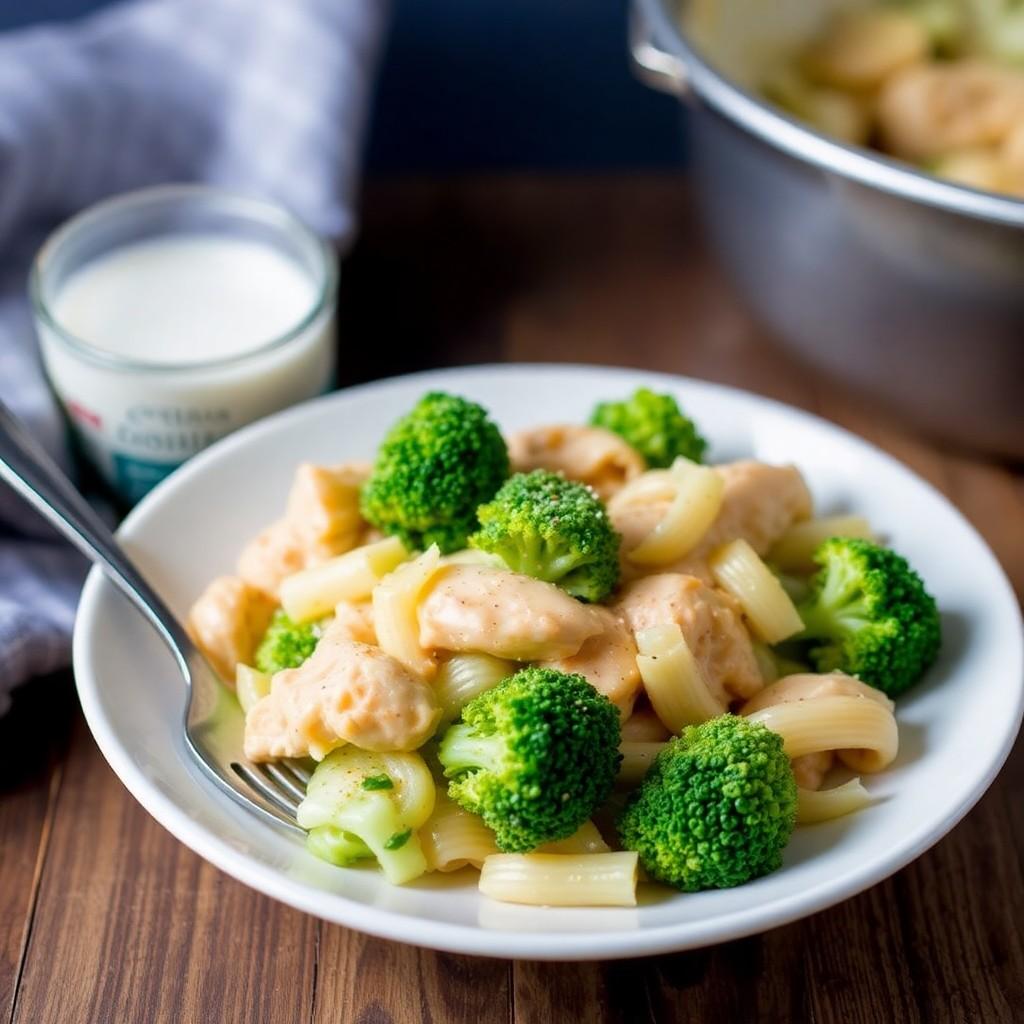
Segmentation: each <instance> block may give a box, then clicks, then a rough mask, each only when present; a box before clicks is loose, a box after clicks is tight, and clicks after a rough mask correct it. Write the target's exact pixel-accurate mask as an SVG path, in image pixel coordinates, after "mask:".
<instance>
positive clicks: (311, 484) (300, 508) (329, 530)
mask: <svg viewBox="0 0 1024 1024" xmlns="http://www.w3.org/2000/svg"><path fill="white" fill-rule="evenodd" d="M369 475H370V466H369V465H368V464H367V463H362V462H347V463H344V464H342V465H340V466H332V467H327V466H315V465H313V463H311V462H304V463H302V465H300V466H299V468H298V469H297V470H296V471H295V480H294V482H293V483H292V489H291V491H290V493H289V495H288V505H287V509H286V511H285V519H286V520H287V521H288V522H289V523H291V524H292V526H293V528H294V530H295V533H296V535H297V536H298V538H299V543H300V544H301V545H302V546H303V547H304V548H305V549H306V550H307V551H309V552H310V553H311V554H312V555H313V556H314V557H315V556H316V554H317V553H320V557H321V559H322V558H330V557H332V556H333V555H339V554H341V553H342V552H344V551H348V550H349V549H350V548H352V547H354V546H355V544H356V542H357V540H358V538H359V534H360V532H361V531H362V528H363V525H364V524H363V519H362V517H361V516H360V514H359V489H360V487H362V485H363V484H364V483H365V482H366V480H367V478H368V477H369Z"/></svg>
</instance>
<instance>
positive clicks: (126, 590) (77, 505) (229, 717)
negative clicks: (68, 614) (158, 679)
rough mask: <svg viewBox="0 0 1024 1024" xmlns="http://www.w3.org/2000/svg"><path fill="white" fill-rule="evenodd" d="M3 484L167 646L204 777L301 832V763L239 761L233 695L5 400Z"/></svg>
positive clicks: (304, 775) (0, 459)
mask: <svg viewBox="0 0 1024 1024" xmlns="http://www.w3.org/2000/svg"><path fill="white" fill-rule="evenodd" d="M0 479H3V480H6V481H7V482H8V483H9V484H10V485H11V486H12V487H13V488H14V489H15V490H16V491H17V492H18V493H19V494H20V495H21V496H22V497H23V498H25V500H26V501H28V502H29V503H30V504H31V505H33V506H34V507H35V508H36V509H38V510H39V511H40V512H41V513H42V514H43V515H44V516H45V517H46V518H47V519H48V520H49V521H50V522H51V523H53V525H54V526H55V527H56V528H57V529H58V530H60V532H61V533H63V534H64V535H65V536H66V537H67V538H68V539H69V540H70V541H71V542H72V543H73V544H74V545H75V546H76V547H77V548H78V549H79V550H80V551H82V552H83V554H85V556H86V557H87V558H88V559H89V560H90V561H92V562H93V563H94V564H95V565H98V566H99V567H100V568H101V569H102V570H103V572H104V573H106V575H107V577H108V578H109V579H110V581H111V582H112V583H113V584H114V585H115V586H116V587H117V588H118V589H119V590H120V591H121V593H122V594H124V595H125V597H127V598H128V599H129V601H131V602H132V604H134V605H135V607H136V608H137V609H138V610H139V611H140V612H142V614H143V615H144V616H145V618H146V619H148V620H149V623H150V625H152V626H153V628H154V629H155V630H156V631H157V633H158V634H159V635H160V638H161V639H162V640H163V641H164V643H165V644H166V645H167V646H168V648H170V651H171V654H172V655H173V656H174V659H175V661H176V663H177V665H178V669H179V671H180V672H181V675H182V677H183V678H184V680H185V685H186V689H187V691H188V701H187V703H186V706H185V717H184V723H183V724H184V732H185V746H186V747H187V748H188V750H189V752H190V753H191V754H192V756H193V757H194V758H195V760H196V762H197V764H198V765H199V766H200V768H202V770H203V772H204V773H205V774H206V775H207V776H208V777H209V778H210V779H211V780H212V781H213V782H214V783H216V784H217V786H219V787H220V788H221V789H222V790H223V791H224V792H225V793H227V794H228V796H230V797H231V798H232V799H233V800H235V801H236V802H237V803H239V804H241V805H242V806H243V807H245V808H247V809H248V810H250V811H252V812H253V813H255V814H258V815H259V816H260V817H261V818H264V819H267V820H269V821H272V822H273V823H275V824H277V825H281V826H284V827H286V828H289V829H292V830H294V831H296V832H299V833H302V829H300V828H299V826H298V825H297V824H296V823H295V812H296V808H297V807H298V805H299V802H300V801H301V800H302V798H303V796H304V795H305V789H306V783H307V782H308V781H309V772H308V770H307V769H306V768H305V767H304V766H303V765H302V764H301V762H297V761H283V762H278V763H276V764H255V763H252V762H249V761H246V760H245V759H244V758H242V756H241V751H242V718H241V715H240V714H239V712H238V709H237V706H235V707H232V705H233V704H234V701H233V699H232V697H231V696H230V694H229V693H228V691H227V690H226V689H225V687H224V686H223V684H222V683H221V682H220V681H219V680H218V679H217V676H216V674H215V673H214V671H213V669H212V668H211V667H210V665H209V664H208V662H207V661H206V659H205V658H204V657H203V655H202V654H201V653H200V651H199V649H198V648H197V647H196V645H195V644H194V643H193V642H192V640H191V639H190V637H189V635H188V633H187V632H186V631H185V629H184V627H183V626H182V624H181V623H180V622H179V621H178V620H177V618H176V617H175V616H174V614H173V613H172V612H171V610H170V609H169V608H168V607H167V605H166V604H165V603H164V601H163V599H162V598H161V597H160V595H159V594H157V593H156V591H154V590H153V588H152V587H151V586H150V585H149V583H147V582H146V580H145V579H144V577H143V576H142V574H141V573H140V572H139V570H138V569H137V568H136V567H135V566H134V565H133V564H132V562H131V560H130V559H129V558H128V556H127V555H126V554H125V553H124V551H123V550H122V549H121V546H120V545H119V544H118V543H117V541H116V540H115V539H114V535H113V534H112V533H111V532H110V530H109V529H108V528H107V526H106V524H105V523H104V522H103V520H102V519H101V518H100V517H99V516H98V515H97V514H96V512H95V511H94V510H93V509H92V508H91V507H90V505H89V504H88V503H87V502H86V501H85V499H84V498H83V497H82V496H81V495H80V494H79V493H78V491H77V490H76V489H75V487H74V485H73V484H72V483H71V481H70V480H68V478H67V477H66V476H65V475H64V474H63V473H62V472H61V470H60V468H59V467H58V466H57V464H56V463H55V462H54V461H53V460H52V459H51V458H50V456H49V455H48V454H47V453H46V451H45V450H44V449H43V448H42V446H41V445H40V444H39V443H38V442H37V441H36V440H35V439H34V438H33V437H32V436H31V434H29V432H28V431H27V430H26V429H25V426H24V424H23V423H21V421H20V420H18V418H17V417H16V416H14V414H13V413H12V412H11V411H10V410H9V409H8V408H7V407H6V406H5V405H4V404H3V403H2V402H0Z"/></svg>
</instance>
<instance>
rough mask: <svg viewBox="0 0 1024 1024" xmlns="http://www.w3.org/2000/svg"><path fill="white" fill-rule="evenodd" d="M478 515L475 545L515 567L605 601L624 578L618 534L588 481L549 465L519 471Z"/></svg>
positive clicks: (572, 591) (582, 595)
mask: <svg viewBox="0 0 1024 1024" xmlns="http://www.w3.org/2000/svg"><path fill="white" fill-rule="evenodd" d="M477 517H478V518H479V520H480V529H479V530H478V531H477V532H476V533H474V534H473V536H472V537H470V538H469V543H470V545H471V546H472V547H475V548H480V550H482V551H489V552H491V553H492V554H495V555H498V556H499V557H500V558H501V560H502V561H503V562H505V564H506V565H508V567H509V568H510V569H514V570H515V571H516V572H521V573H525V574H526V575H527V576H535V577H536V578H537V579H539V580H546V581H547V582H548V583H557V584H558V585H559V586H560V587H561V588H562V589H563V590H566V591H568V592H569V593H570V594H572V595H573V597H579V598H582V599H583V600H585V601H603V600H604V599H605V598H606V597H607V596H608V595H609V594H610V593H611V592H612V591H613V590H614V589H615V584H616V583H618V581H619V539H620V538H619V535H618V534H617V533H616V532H615V530H614V529H613V527H612V524H611V521H610V520H609V519H608V513H607V512H606V511H605V507H604V505H602V504H601V501H600V499H599V498H598V497H597V495H595V494H594V492H593V491H592V490H591V489H590V488H589V487H586V486H585V485H584V484H580V483H576V482H575V481H573V480H566V479H565V477H564V476H561V475H560V474H558V473H550V472H548V471H547V470H546V469H535V470H534V471H533V472H532V473H516V474H515V475H514V476H511V477H509V479H508V480H506V481H505V483H504V484H503V485H502V487H501V490H499V491H498V493H497V494H496V495H495V496H494V498H493V500H492V501H490V502H488V504H486V505H481V506H480V508H479V509H477Z"/></svg>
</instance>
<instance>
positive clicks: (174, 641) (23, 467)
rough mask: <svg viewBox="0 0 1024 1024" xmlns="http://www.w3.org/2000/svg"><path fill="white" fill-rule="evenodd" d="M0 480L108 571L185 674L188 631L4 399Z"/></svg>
mask: <svg viewBox="0 0 1024 1024" xmlns="http://www.w3.org/2000/svg"><path fill="white" fill-rule="evenodd" d="M0 479H3V480H6V481H7V483H9V484H10V485H11V487H13V488H14V490H16V491H17V492H18V493H19V494H20V495H21V496H22V497H23V498H24V499H25V500H26V501H27V502H29V504H31V505H32V506H34V507H35V508H36V509H37V510H38V511H39V512H41V513H42V514H43V516H44V517H45V518H46V519H48V520H49V521H50V522H51V523H52V524H53V525H54V526H55V527H56V528H57V529H58V530H60V532H61V533H63V534H64V536H65V537H67V538H68V540H70V541H71V543H72V544H74V545H75V547H77V548H78V549H79V551H81V552H82V553H83V554H84V555H85V556H86V558H88V559H89V560H90V561H91V562H94V563H95V564H96V565H98V566H99V567H100V568H101V569H102V570H103V571H104V572H105V573H106V574H107V576H108V577H109V578H110V579H111V581H112V582H113V583H114V584H115V585H116V586H117V587H118V589H119V590H120V591H121V592H122V593H123V594H124V595H125V596H126V597H127V598H128V599H129V600H130V601H131V602H132V603H133V604H134V605H135V606H136V607H137V608H138V609H139V610H140V611H141V612H142V613H143V615H145V616H146V618H147V619H148V620H149V621H150V623H152V625H153V626H154V627H155V628H156V630H157V632H158V633H159V634H160V636H161V638H162V639H163V640H164V642H165V643H166V644H167V646H168V647H170V648H171V651H172V652H173V653H174V655H175V657H176V658H177V659H178V661H179V662H180V663H181V664H182V668H183V669H184V670H185V674H186V678H188V675H189V674H188V671H187V665H186V663H185V657H184V654H185V652H187V651H189V649H190V648H191V646H192V643H191V641H190V640H189V637H188V634H187V633H186V632H185V630H184V629H183V628H182V626H181V624H180V623H179V622H178V620H177V619H176V618H175V616H174V614H173V613H172V612H171V610H170V609H169V608H168V607H167V605H166V604H164V601H163V599H162V598H161V597H160V595H159V594H157V593H156V591H155V590H153V588H152V587H151V586H150V585H149V584H148V583H147V582H146V581H145V579H143V578H142V576H141V575H140V574H139V571H138V570H137V569H136V568H135V566H134V565H132V563H131V562H130V561H129V559H128V557H127V555H125V553H124V552H123V551H122V550H121V547H120V545H119V544H118V543H117V541H116V540H115V539H114V535H113V534H112V533H111V532H110V530H109V529H108V528H107V524H106V523H104V522H103V520H102V519H101V518H100V517H99V516H98V515H97V514H96V512H95V510H94V509H93V508H92V507H91V506H90V505H89V503H88V502H87V501H86V500H85V499H84V498H83V497H82V496H81V494H79V493H78V491H77V490H76V489H75V487H74V485H73V484H72V483H71V481H70V480H68V478H67V477H66V476H65V475H64V473H63V472H61V469H60V467H59V466H58V465H57V464H56V463H55V462H54V461H53V459H51V458H50V456H49V455H48V454H47V452H46V450H45V449H44V448H43V447H42V445H40V444H39V443H38V442H37V441H36V440H35V438H33V437H32V435H31V434H29V432H28V431H27V430H26V429H25V426H24V424H23V423H22V422H21V421H20V420H19V419H18V418H17V417H16V416H15V415H14V414H13V413H12V412H11V411H10V409H8V408H7V406H6V405H4V404H3V402H0Z"/></svg>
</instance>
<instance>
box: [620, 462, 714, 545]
mask: <svg viewBox="0 0 1024 1024" xmlns="http://www.w3.org/2000/svg"><path fill="white" fill-rule="evenodd" d="M668 474H669V479H670V480H671V481H672V483H673V485H674V487H675V494H674V497H673V498H672V503H671V504H670V505H669V507H668V509H667V511H666V512H665V515H664V516H663V517H662V519H661V521H660V522H659V523H658V524H657V526H655V527H654V529H653V530H651V532H650V533H649V534H648V535H647V536H646V537H644V539H643V540H642V541H641V542H640V543H639V544H638V545H637V546H636V547H635V548H633V550H632V551H628V552H627V553H626V554H627V557H628V558H629V560H630V561H631V562H635V563H636V564H637V565H667V564H668V563H669V562H674V561H676V560H677V559H679V558H682V557H683V555H685V554H687V553H689V552H690V551H691V550H693V548H694V547H696V545H697V544H698V543H699V541H700V539H701V538H702V537H703V536H704V534H705V533H707V532H708V528H709V527H710V526H711V524H712V523H713V522H714V521H715V517H716V516H717V515H718V511H719V509H720V508H721V507H722V493H723V491H724V489H725V481H724V480H723V479H722V477H721V475H720V474H718V473H716V472H715V471H714V470H713V469H710V468H709V467H707V466H699V465H697V463H695V462H690V461H689V460H687V459H682V458H680V459H676V461H675V462H674V463H673V465H672V468H671V469H669V470H668Z"/></svg>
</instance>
